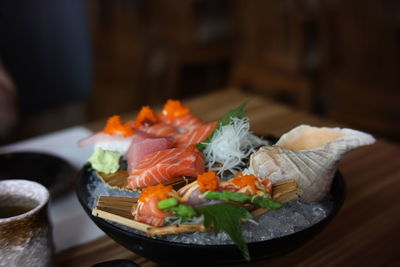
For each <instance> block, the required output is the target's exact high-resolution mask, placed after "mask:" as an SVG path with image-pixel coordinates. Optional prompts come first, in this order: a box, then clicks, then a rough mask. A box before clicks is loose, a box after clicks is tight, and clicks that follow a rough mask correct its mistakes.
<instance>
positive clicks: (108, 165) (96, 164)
mask: <svg viewBox="0 0 400 267" xmlns="http://www.w3.org/2000/svg"><path fill="white" fill-rule="evenodd" d="M120 157H121V155H120V154H119V153H118V152H115V151H109V150H104V149H101V148H96V150H95V151H94V153H93V154H92V155H91V156H90V158H89V162H90V164H92V167H93V169H95V170H96V171H99V172H104V173H105V174H110V173H114V172H116V171H118V169H119V158H120Z"/></svg>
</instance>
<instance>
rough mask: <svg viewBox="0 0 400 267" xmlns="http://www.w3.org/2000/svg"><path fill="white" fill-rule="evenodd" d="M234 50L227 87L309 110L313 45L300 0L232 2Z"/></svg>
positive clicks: (310, 105)
mask: <svg viewBox="0 0 400 267" xmlns="http://www.w3.org/2000/svg"><path fill="white" fill-rule="evenodd" d="M235 10H236V12H235V15H236V20H237V22H238V25H237V31H238V32H237V35H238V47H237V49H236V53H235V60H234V63H233V67H232V74H231V79H230V85H232V86H235V87H247V88H250V89H251V90H252V91H253V92H258V93H261V94H264V95H267V96H273V97H275V96H276V97H278V98H279V97H282V96H283V97H285V98H290V99H291V100H292V102H294V103H293V104H294V105H296V106H297V107H298V108H300V109H302V110H305V111H312V110H313V83H312V72H313V68H314V66H313V61H312V58H311V51H312V44H311V42H310V41H312V40H311V38H310V32H309V31H308V30H309V29H308V20H309V17H308V11H307V5H306V2H305V1H296V0H285V1H272V0H253V1H246V0H237V1H236V8H235Z"/></svg>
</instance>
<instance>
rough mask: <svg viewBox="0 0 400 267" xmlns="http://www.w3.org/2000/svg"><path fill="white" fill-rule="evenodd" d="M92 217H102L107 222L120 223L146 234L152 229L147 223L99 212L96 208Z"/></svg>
mask: <svg viewBox="0 0 400 267" xmlns="http://www.w3.org/2000/svg"><path fill="white" fill-rule="evenodd" d="M92 215H93V216H96V217H100V218H103V219H106V220H110V221H113V222H117V223H120V224H122V225H125V226H128V227H131V228H134V229H136V230H139V231H142V232H146V233H147V229H148V228H149V227H150V225H148V224H145V223H141V222H137V221H135V220H132V219H128V218H125V217H122V216H118V215H115V214H113V213H110V212H107V211H104V210H99V209H97V208H94V209H93V211H92Z"/></svg>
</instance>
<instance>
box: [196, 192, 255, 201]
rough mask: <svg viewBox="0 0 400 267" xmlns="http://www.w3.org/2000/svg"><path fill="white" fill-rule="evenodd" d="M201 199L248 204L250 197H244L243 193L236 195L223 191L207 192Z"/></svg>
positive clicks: (235, 193)
mask: <svg viewBox="0 0 400 267" xmlns="http://www.w3.org/2000/svg"><path fill="white" fill-rule="evenodd" d="M202 197H204V198H205V199H208V200H223V201H235V202H240V203H243V202H246V201H248V202H250V200H251V198H252V196H249V195H246V194H244V193H237V192H232V191H228V190H224V191H207V192H205V193H204V194H203V195H202Z"/></svg>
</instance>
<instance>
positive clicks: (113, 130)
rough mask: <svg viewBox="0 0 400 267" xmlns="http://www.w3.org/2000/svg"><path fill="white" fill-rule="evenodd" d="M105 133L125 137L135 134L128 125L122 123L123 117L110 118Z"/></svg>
mask: <svg viewBox="0 0 400 267" xmlns="http://www.w3.org/2000/svg"><path fill="white" fill-rule="evenodd" d="M103 132H105V133H106V134H109V135H114V134H121V135H123V136H125V137H127V136H131V135H132V134H134V133H135V131H134V130H133V129H132V128H131V127H130V126H129V125H128V124H126V123H123V122H122V120H121V117H120V116H118V115H115V116H111V117H110V118H108V120H107V124H106V126H105V127H104V129H103Z"/></svg>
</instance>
